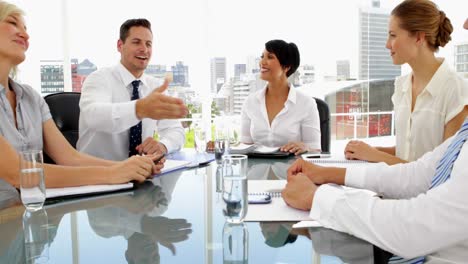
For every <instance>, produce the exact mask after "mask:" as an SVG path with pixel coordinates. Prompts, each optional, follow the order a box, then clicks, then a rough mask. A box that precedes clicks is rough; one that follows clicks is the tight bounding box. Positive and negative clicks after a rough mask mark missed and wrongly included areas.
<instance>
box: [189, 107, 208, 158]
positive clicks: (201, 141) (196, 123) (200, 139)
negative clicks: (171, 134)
mask: <svg viewBox="0 0 468 264" xmlns="http://www.w3.org/2000/svg"><path fill="white" fill-rule="evenodd" d="M192 117H193V118H197V119H194V120H193V137H194V140H195V150H196V151H197V153H204V152H205V150H206V132H205V129H204V127H203V120H201V114H200V115H198V114H196V115H195V114H194V115H192Z"/></svg>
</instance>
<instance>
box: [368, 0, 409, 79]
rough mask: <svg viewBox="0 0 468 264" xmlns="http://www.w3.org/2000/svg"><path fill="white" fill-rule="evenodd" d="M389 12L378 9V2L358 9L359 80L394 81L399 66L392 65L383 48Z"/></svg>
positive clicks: (387, 52)
mask: <svg viewBox="0 0 468 264" xmlns="http://www.w3.org/2000/svg"><path fill="white" fill-rule="evenodd" d="M389 17H390V15H389V11H388V10H385V9H382V8H380V1H379V0H372V6H371V7H362V8H360V9H359V79H360V80H372V79H395V77H397V76H400V75H401V66H398V65H393V63H392V59H391V57H390V52H389V51H388V50H387V48H385V45H386V41H387V36H388V20H389Z"/></svg>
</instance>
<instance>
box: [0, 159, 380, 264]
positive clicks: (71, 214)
mask: <svg viewBox="0 0 468 264" xmlns="http://www.w3.org/2000/svg"><path fill="white" fill-rule="evenodd" d="M294 160H295V158H294V157H291V158H287V159H270V160H269V159H253V158H249V161H248V162H249V172H248V178H249V179H272V180H274V179H285V178H286V168H287V167H288V165H289V164H291V163H292V162H294ZM217 172H218V173H217ZM220 179H221V175H220V171H219V170H218V166H217V164H216V162H211V163H210V164H208V165H207V166H205V167H198V168H191V169H185V170H179V171H175V172H171V173H168V174H165V175H163V176H161V177H158V178H154V179H153V180H152V181H147V182H145V183H144V184H142V185H139V186H137V187H136V188H135V189H132V190H131V191H122V192H118V193H112V194H106V195H99V196H91V197H90V196H88V197H80V198H74V199H67V200H64V201H60V202H56V203H52V204H48V205H47V206H46V207H45V210H44V211H39V212H38V213H36V215H23V213H24V207H23V206H22V205H21V203H20V200H19V195H18V192H17V191H16V190H15V189H14V188H12V187H11V186H9V185H8V184H6V183H5V182H3V181H1V180H0V208H1V209H0V234H1V241H0V263H28V262H30V259H29V260H28V258H30V257H31V256H36V257H37V261H36V263H343V262H344V263H380V261H379V260H378V259H379V258H380V255H381V254H385V252H382V251H381V250H379V249H378V248H376V247H374V246H373V245H371V244H369V243H367V242H365V241H362V240H360V239H358V238H355V237H353V236H350V235H347V234H344V233H339V232H336V231H333V230H329V229H325V228H309V229H297V230H296V229H292V228H291V226H292V224H293V223H287V222H285V223H278V222H261V223H259V222H246V223H245V226H244V227H243V229H241V231H240V232H239V229H237V230H236V229H232V228H229V227H226V226H225V219H224V216H223V213H222V200H221V193H220V192H219V191H220V188H221V185H220V184H221V182H220ZM23 218H24V219H23ZM223 229H224V234H223ZM239 255H240V256H239ZM236 258H237V259H238V261H237V262H236V261H235V259H236ZM30 263H32V262H30Z"/></svg>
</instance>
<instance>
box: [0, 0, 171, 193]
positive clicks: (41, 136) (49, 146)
mask: <svg viewBox="0 0 468 264" xmlns="http://www.w3.org/2000/svg"><path fill="white" fill-rule="evenodd" d="M23 14H24V13H23V11H22V10H21V9H19V8H18V7H17V6H15V5H13V4H10V3H7V2H4V1H0V124H1V125H0V153H2V158H1V159H0V171H1V172H2V173H1V174H0V179H3V180H5V181H7V182H8V183H10V184H11V185H13V186H15V187H18V186H19V182H20V181H19V164H20V162H19V155H18V152H19V151H21V150H25V149H27V148H28V149H30V148H34V149H35V150H43V151H44V152H45V153H47V154H48V155H49V157H51V158H52V159H53V160H54V161H55V163H57V165H52V164H44V175H45V183H46V186H47V187H63V186H80V185H90V184H117V183H125V182H129V181H133V180H134V181H139V182H141V181H144V180H145V179H146V178H148V177H150V176H151V175H152V174H153V173H158V172H159V171H160V169H161V168H162V164H158V165H154V164H153V161H152V159H151V158H150V157H140V156H134V157H131V158H129V159H128V160H126V161H122V162H113V161H107V160H103V159H98V158H95V157H92V156H89V155H86V154H83V153H79V152H78V151H76V150H75V149H74V148H73V147H72V146H71V145H70V144H69V143H68V141H67V140H66V139H65V138H64V137H63V135H62V133H61V132H60V131H59V130H58V128H57V127H56V125H55V123H54V121H53V120H52V118H51V114H50V111H49V107H48V106H47V104H46V102H45V101H44V99H43V98H42V97H41V96H40V95H39V94H38V93H37V92H36V91H34V90H33V89H32V88H31V87H30V86H28V85H24V84H20V83H17V82H16V81H14V80H13V78H11V77H10V73H12V72H14V71H15V70H16V67H17V65H19V64H20V63H22V62H23V61H24V60H25V53H26V50H27V49H28V47H29V35H28V33H27V32H26V26H25V22H24V19H23Z"/></svg>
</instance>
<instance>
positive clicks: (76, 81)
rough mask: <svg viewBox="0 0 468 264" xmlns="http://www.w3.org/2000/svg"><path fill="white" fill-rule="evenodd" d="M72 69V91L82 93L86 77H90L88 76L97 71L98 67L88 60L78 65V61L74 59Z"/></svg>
mask: <svg viewBox="0 0 468 264" xmlns="http://www.w3.org/2000/svg"><path fill="white" fill-rule="evenodd" d="M71 68H72V91H73V92H79V93H80V92H81V87H82V86H83V83H84V81H85V80H86V77H88V75H90V74H91V73H92V72H94V71H96V70H97V67H96V65H94V63H92V62H91V61H89V60H88V59H84V60H83V61H82V62H81V63H78V59H72V60H71Z"/></svg>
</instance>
